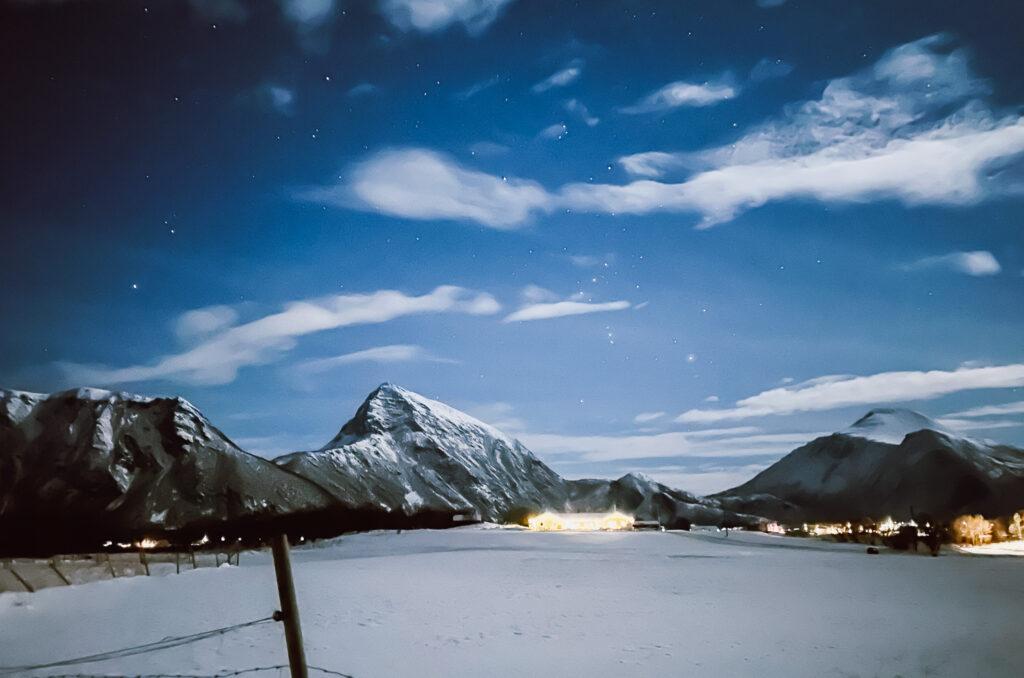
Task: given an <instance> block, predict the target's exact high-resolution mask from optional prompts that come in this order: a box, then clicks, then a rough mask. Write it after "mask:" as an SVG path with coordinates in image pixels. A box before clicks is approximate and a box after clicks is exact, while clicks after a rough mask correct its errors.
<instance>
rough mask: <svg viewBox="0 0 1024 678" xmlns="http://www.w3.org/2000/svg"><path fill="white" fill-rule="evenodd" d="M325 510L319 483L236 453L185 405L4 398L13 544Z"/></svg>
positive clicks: (0, 461)
mask: <svg viewBox="0 0 1024 678" xmlns="http://www.w3.org/2000/svg"><path fill="white" fill-rule="evenodd" d="M329 502H330V497H329V495H328V494H327V493H325V492H324V491H323V490H321V489H320V488H318V487H317V486H316V485H315V484H313V483H310V482H309V481H307V480H304V479H302V478H299V477H297V476H295V475H294V474H291V473H289V472H288V471H286V470H284V469H281V468H280V467H278V466H276V465H274V464H273V463H271V462H269V461H267V460H265V459H262V458H260V457H257V456H255V455H252V454H249V453H247V452H244V451H242V450H241V449H239V448H238V447H237V446H236V445H235V444H234V443H232V442H231V441H230V440H228V439H227V438H226V437H225V436H224V434H223V433H221V432H220V431H219V430H217V429H216V428H215V427H214V426H213V425H212V424H211V423H210V422H209V421H208V420H207V419H206V418H205V417H204V416H203V415H202V414H200V412H199V411H198V410H197V409H196V408H195V407H193V406H192V405H191V404H190V403H188V402H187V401H185V400H182V399H180V398H174V399H172V398H144V397H140V396H133V395H128V394H124V393H112V392H109V391H101V390H98V389H79V390H76V391H65V392H61V393H54V394H51V395H43V394H36V393H26V392H22V391H8V390H0V524H2V525H3V526H5V527H4V529H3V530H0V532H3V533H4V537H5V538H14V536H15V533H18V535H19V537H21V538H24V537H25V536H26V535H25V534H23V533H24V532H31V533H32V534H33V535H36V536H38V537H39V538H40V539H42V538H44V535H46V534H50V535H51V536H53V538H54V539H56V538H57V537H58V536H60V537H61V538H66V537H70V538H78V537H81V538H82V539H86V538H89V539H94V538H96V537H97V536H102V535H104V534H110V535H111V536H121V537H122V538H123V536H124V535H128V534H137V533H144V532H146V531H163V530H180V529H184V528H189V527H197V526H216V525H218V524H227V523H238V522H239V521H245V520H255V519H261V518H272V517H274V516H283V515H290V514H295V513H299V512H304V511H312V510H317V509H320V508H323V507H324V506H326V505H327V504H328V503H329Z"/></svg>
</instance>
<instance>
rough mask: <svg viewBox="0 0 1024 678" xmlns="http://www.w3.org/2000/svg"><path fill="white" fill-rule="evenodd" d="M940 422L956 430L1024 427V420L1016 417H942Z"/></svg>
mask: <svg viewBox="0 0 1024 678" xmlns="http://www.w3.org/2000/svg"><path fill="white" fill-rule="evenodd" d="M936 421H938V422H939V423H940V424H942V425H943V426H945V427H946V428H951V429H953V430H954V431H988V430H991V429H997V428H1017V427H1018V426H1022V427H1024V421H1019V420H1016V419H956V418H952V417H942V418H941V419H937V420H936Z"/></svg>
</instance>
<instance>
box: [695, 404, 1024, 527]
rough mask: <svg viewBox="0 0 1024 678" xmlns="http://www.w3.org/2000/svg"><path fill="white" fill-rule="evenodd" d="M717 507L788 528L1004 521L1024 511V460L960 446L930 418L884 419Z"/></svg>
mask: <svg viewBox="0 0 1024 678" xmlns="http://www.w3.org/2000/svg"><path fill="white" fill-rule="evenodd" d="M714 498H716V499H718V500H719V501H720V502H721V503H722V505H723V506H725V507H728V508H731V509H733V510H739V511H748V512H752V513H756V514H758V515H764V516H770V517H773V518H776V519H779V520H785V521H788V522H801V521H807V520H858V519H861V518H864V517H873V518H881V517H884V516H886V515H892V516H893V517H903V518H909V517H910V513H911V509H913V511H914V512H915V513H927V514H929V515H931V516H934V517H936V518H938V519H948V518H950V517H953V516H955V515H958V514H961V513H966V512H972V513H975V512H976V513H985V514H987V515H1003V514H1007V513H1012V512H1013V511H1015V510H1019V509H1020V508H1021V507H1022V505H1024V450H1020V449H1017V448H1014V447H1009V446H1006V445H995V444H988V443H985V442H981V441H977V440H973V439H970V438H966V437H963V436H960V435H958V434H956V433H954V432H953V431H950V430H949V429H947V428H946V427H944V426H942V425H940V424H939V423H938V422H935V421H933V420H931V419H929V418H928V417H925V416H924V415H921V414H919V413H917V412H912V411H910V410H904V409H892V408H887V409H875V410H872V411H871V412H869V413H868V414H867V415H865V416H864V417H862V418H861V419H859V420H857V422H855V423H854V424H853V425H852V426H850V427H849V428H846V429H844V430H842V431H839V432H837V433H834V434H832V435H830V436H825V437H822V438H818V439H816V440H813V441H811V442H809V443H808V444H806V445H804V446H803V447H800V448H798V449H796V450H794V451H793V452H791V453H789V454H788V455H786V456H785V457H783V458H782V459H781V460H779V461H778V462H777V463H775V464H773V465H772V466H770V467H768V468H767V469H765V470H764V471H762V472H761V473H759V474H758V475H757V476H755V477H754V478H753V479H751V480H750V481H748V482H746V483H744V484H743V485H740V486H739V487H736V488H733V489H731V490H727V491H725V492H722V493H720V494H718V495H715V496H714Z"/></svg>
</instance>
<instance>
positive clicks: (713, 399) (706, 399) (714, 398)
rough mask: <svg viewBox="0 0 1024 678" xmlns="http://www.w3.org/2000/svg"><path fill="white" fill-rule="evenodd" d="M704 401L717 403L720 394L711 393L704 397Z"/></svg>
mask: <svg viewBox="0 0 1024 678" xmlns="http://www.w3.org/2000/svg"><path fill="white" fill-rule="evenodd" d="M704 402H706V403H717V402H718V396H716V395H709V396H708V397H707V398H705V399H704Z"/></svg>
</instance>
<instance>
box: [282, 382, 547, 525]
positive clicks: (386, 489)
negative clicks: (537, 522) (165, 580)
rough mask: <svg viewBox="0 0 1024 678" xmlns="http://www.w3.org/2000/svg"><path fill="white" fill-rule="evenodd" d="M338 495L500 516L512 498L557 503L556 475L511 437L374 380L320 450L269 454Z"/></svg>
mask: <svg viewBox="0 0 1024 678" xmlns="http://www.w3.org/2000/svg"><path fill="white" fill-rule="evenodd" d="M275 462H276V463H277V464H278V465H279V466H280V467H281V468H284V469H287V470H288V471H290V472H292V473H294V474H296V475H300V476H302V477H305V478H309V479H312V480H315V482H316V483H317V484H318V485H320V486H322V487H324V488H325V489H327V490H328V491H329V492H330V493H331V495H332V496H333V497H334V499H335V500H337V501H338V502H340V503H342V504H345V505H348V506H353V507H366V508H380V509H383V510H384V511H388V512H392V511H394V512H400V513H404V514H406V515H411V514H415V513H417V512H419V511H426V510H430V511H467V510H468V511H476V512H477V513H478V514H479V517H480V518H482V519H484V520H499V519H501V518H502V517H503V516H504V515H505V514H506V513H507V512H508V511H510V510H511V509H513V508H514V507H516V506H527V505H530V506H532V505H540V506H562V505H563V504H564V503H565V500H566V489H565V485H564V482H563V480H562V478H561V477H560V476H559V475H558V474H557V473H555V472H554V471H552V470H551V469H550V468H548V467H547V466H546V465H545V464H544V463H543V462H542V461H540V460H539V459H538V458H537V457H535V456H534V455H533V453H532V452H530V451H529V450H527V449H526V448H525V447H523V445H522V444H521V443H520V442H519V441H518V440H515V439H514V438H510V437H509V436H507V435H505V434H504V433H502V432H501V431H499V430H497V429H495V428H493V427H491V426H488V425H487V424H485V423H483V422H481V421H479V420H477V419H474V418H473V417H470V416H469V415H467V414H464V413H462V412H459V411H458V410H455V409H453V408H451V407H448V406H447V405H445V404H443V403H440V402H437V401H435V400H430V399H429V398H425V397H423V396H421V395H419V394H416V393H413V392H412V391H407V390H405V389H403V388H400V387H398V386H394V385H392V384H383V385H381V386H380V387H378V388H377V389H376V390H375V391H374V392H373V393H371V394H370V396H369V397H368V398H367V399H366V401H365V402H363V404H362V406H360V408H359V410H358V411H357V412H356V414H355V416H354V417H353V418H352V419H351V420H349V421H348V423H346V424H345V425H344V426H343V427H342V429H341V431H339V432H338V435H336V436H335V437H334V439H333V440H331V441H330V442H329V443H327V444H326V445H324V447H322V448H321V449H319V450H316V451H312V452H297V453H294V454H289V455H285V456H284V457H280V458H278V459H276V460H275Z"/></svg>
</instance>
